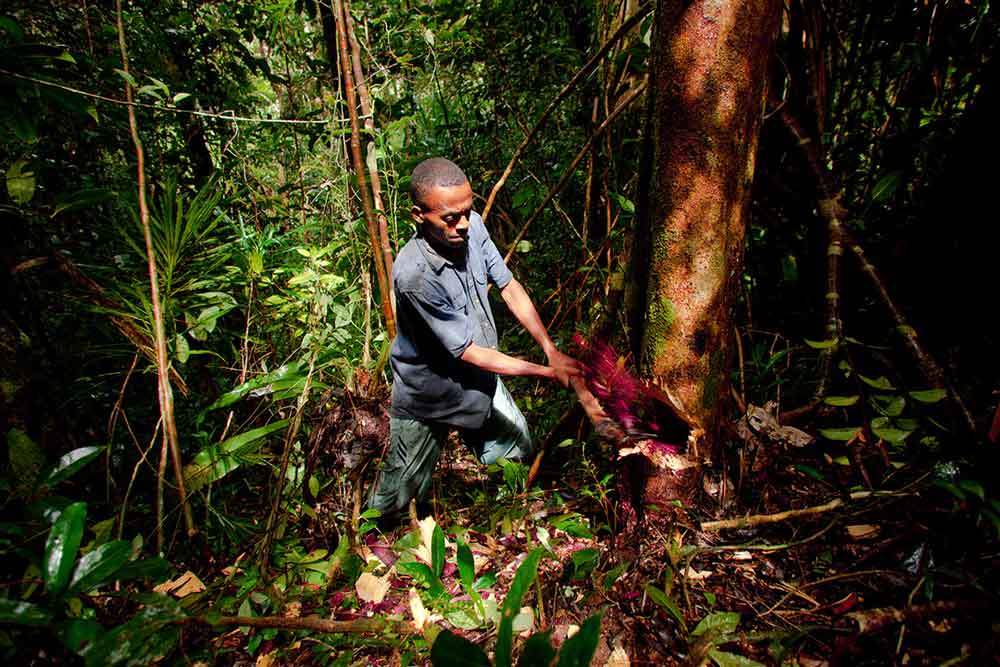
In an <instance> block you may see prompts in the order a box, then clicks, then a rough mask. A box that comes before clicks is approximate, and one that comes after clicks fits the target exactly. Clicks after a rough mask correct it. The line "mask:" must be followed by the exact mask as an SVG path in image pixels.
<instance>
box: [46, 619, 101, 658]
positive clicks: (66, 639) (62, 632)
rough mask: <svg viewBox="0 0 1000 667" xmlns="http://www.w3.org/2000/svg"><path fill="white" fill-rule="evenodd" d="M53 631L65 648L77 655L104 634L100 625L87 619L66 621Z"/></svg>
mask: <svg viewBox="0 0 1000 667" xmlns="http://www.w3.org/2000/svg"><path fill="white" fill-rule="evenodd" d="M54 630H55V633H56V636H58V637H59V639H60V640H61V641H62V643H63V644H65V645H66V648H68V649H69V650H70V651H73V653H77V654H79V653H80V652H81V651H83V650H85V649H86V647H87V646H89V645H91V644H93V643H94V642H95V641H97V638H98V637H100V636H101V635H102V634H103V633H104V628H103V627H101V624H100V623H98V622H97V621H95V620H93V619H89V618H70V619H67V620H65V621H62V622H61V623H59V624H58V625H56V626H55V628H54Z"/></svg>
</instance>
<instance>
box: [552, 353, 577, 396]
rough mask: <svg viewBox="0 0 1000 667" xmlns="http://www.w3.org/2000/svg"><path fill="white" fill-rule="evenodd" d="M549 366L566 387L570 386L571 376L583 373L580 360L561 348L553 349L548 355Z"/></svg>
mask: <svg viewBox="0 0 1000 667" xmlns="http://www.w3.org/2000/svg"><path fill="white" fill-rule="evenodd" d="M548 358H549V367H550V368H551V369H552V371H553V373H554V374H555V378H556V379H557V380H559V383H560V384H562V386H564V387H569V379H570V378H571V377H574V376H577V375H581V374H582V373H583V368H582V367H581V366H580V362H579V361H577V360H576V359H574V358H573V357H571V356H569V355H568V354H563V353H562V352H560V351H559V350H552V352H550V353H549V355H548Z"/></svg>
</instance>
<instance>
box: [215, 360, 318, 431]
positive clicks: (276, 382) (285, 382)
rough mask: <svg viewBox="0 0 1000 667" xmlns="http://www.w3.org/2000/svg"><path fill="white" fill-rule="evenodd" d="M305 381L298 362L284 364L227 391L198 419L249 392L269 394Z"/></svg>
mask: <svg viewBox="0 0 1000 667" xmlns="http://www.w3.org/2000/svg"><path fill="white" fill-rule="evenodd" d="M304 383H305V376H304V375H302V373H301V372H300V369H299V364H298V363H293V364H288V365H285V366H282V367H281V368H279V369H278V370H276V371H273V372H271V373H267V374H265V375H261V376H259V377H256V378H254V379H252V380H248V381H247V382H244V383H243V384H241V385H239V386H237V387H236V388H234V389H232V390H230V391H228V392H226V393H225V394H223V395H222V396H220V397H219V398H218V399H216V401H215V402H214V403H212V404H211V405H209V406H208V407H207V408H205V409H204V410H203V411H202V414H201V415H200V416H199V417H198V421H199V423H200V422H201V420H203V419H204V418H205V415H206V414H207V413H209V412H211V411H212V410H218V409H219V408H224V407H227V406H229V405H232V404H233V403H235V402H236V401H238V400H240V399H241V398H243V397H244V396H246V395H247V394H250V395H251V396H267V395H269V394H272V393H274V392H275V391H278V390H281V389H287V388H289V387H293V386H295V385H297V384H304Z"/></svg>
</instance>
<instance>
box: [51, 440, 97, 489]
mask: <svg viewBox="0 0 1000 667" xmlns="http://www.w3.org/2000/svg"><path fill="white" fill-rule="evenodd" d="M103 452H104V448H103V447H94V446H91V447H80V448H78V449H74V450H73V451H71V452H67V453H65V454H63V455H62V456H60V457H59V460H58V461H56V463H55V465H54V466H52V467H51V468H49V469H48V470H46V471H45V472H43V473H42V475H41V477H40V479H41V484H42V485H44V486H48V487H52V486H55V485H56V484H58V483H59V482H61V481H63V480H64V479H67V478H69V477H72V476H73V475H75V474H76V473H77V471H78V470H80V469H81V468H83V467H84V466H85V465H87V464H88V463H90V462H91V461H93V460H94V459H96V458H97V457H98V456H100V455H101V454H102V453H103Z"/></svg>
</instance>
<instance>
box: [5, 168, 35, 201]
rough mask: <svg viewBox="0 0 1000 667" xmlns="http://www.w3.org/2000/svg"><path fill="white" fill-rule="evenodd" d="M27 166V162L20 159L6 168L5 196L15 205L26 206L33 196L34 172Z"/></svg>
mask: <svg viewBox="0 0 1000 667" xmlns="http://www.w3.org/2000/svg"><path fill="white" fill-rule="evenodd" d="M27 166H28V161H27V160H24V159H21V160H15V161H14V163H13V164H12V165H10V167H8V168H7V194H8V195H10V198H11V200H12V201H13V202H14V203H15V204H27V203H28V202H29V201H31V198H32V197H34V196H35V172H33V171H31V170H30V169H27Z"/></svg>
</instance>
